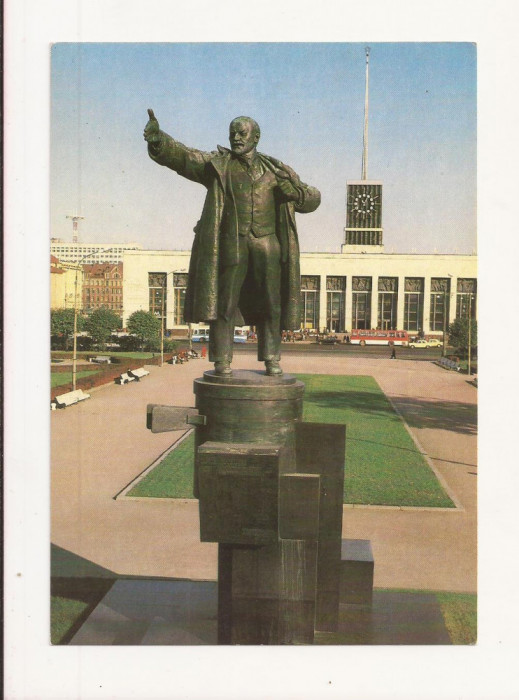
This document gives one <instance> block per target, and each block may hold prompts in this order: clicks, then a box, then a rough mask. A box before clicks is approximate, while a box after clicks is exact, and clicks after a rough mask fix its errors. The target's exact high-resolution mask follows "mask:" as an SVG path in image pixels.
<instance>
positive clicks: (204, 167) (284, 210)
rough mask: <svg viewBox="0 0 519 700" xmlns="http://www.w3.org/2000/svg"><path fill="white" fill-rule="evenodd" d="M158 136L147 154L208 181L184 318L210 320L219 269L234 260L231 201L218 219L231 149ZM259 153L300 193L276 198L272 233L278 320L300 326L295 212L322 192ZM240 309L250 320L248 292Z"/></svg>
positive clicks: (227, 188) (253, 318) (254, 314)
mask: <svg viewBox="0 0 519 700" xmlns="http://www.w3.org/2000/svg"><path fill="white" fill-rule="evenodd" d="M160 137H161V140H160V142H159V143H158V144H151V145H150V146H149V148H148V152H149V155H150V157H151V158H152V159H153V160H155V161H156V162H157V163H159V164H160V165H165V166H167V167H168V168H171V169H172V170H175V171H176V172H177V173H178V174H179V175H182V176H183V177H186V178H188V179H189V180H193V181H194V182H199V183H201V184H203V185H205V187H207V196H206V199H205V203H204V208H203V211H202V216H201V217H200V220H199V221H198V223H197V225H196V226H195V229H194V231H195V240H194V242H193V249H192V252H191V262H190V266H189V277H188V286H187V290H186V299H185V306H184V318H185V321H186V322H187V323H197V322H206V321H212V320H214V319H216V318H217V312H218V270H219V269H220V268H221V267H223V266H227V265H236V264H237V262H238V223H237V216H236V208H235V207H234V214H235V216H234V218H233V217H231V220H230V224H229V225H228V226H226V227H222V225H221V224H222V214H223V208H224V202H225V197H226V192H228V193H230V194H231V197H232V188H231V184H230V178H229V177H228V176H227V170H228V164H229V161H230V159H231V157H232V156H231V152H230V151H229V150H228V149H224V148H222V147H221V146H219V147H218V151H212V152H210V153H208V152H204V151H198V150H196V149H192V148H187V147H186V146H184V145H183V144H181V143H179V142H178V141H175V140H174V139H173V138H172V137H171V136H169V135H168V134H166V133H164V132H162V131H161V132H160ZM258 156H259V157H260V158H261V160H262V162H263V164H264V166H265V167H266V168H268V169H269V170H271V171H272V172H273V173H274V174H275V175H276V177H278V178H280V179H289V180H290V181H291V182H292V184H293V185H294V186H295V187H296V188H297V189H298V191H299V192H300V194H301V197H300V200H299V202H298V203H297V204H295V203H294V202H281V201H277V204H276V235H277V237H278V239H279V242H280V246H281V268H282V273H281V274H282V281H281V325H282V327H283V328H285V329H294V328H299V326H300V323H301V313H300V297H301V292H300V289H301V286H300V272H299V242H298V238H297V229H296V222H295V212H296V211H297V212H301V213H306V212H311V211H314V210H315V209H317V207H318V206H319V204H320V201H321V196H320V193H319V191H318V190H316V189H315V188H314V187H309V186H308V185H305V184H304V183H302V182H301V181H300V179H299V177H298V176H297V175H296V173H295V172H294V171H293V170H292V169H291V168H289V167H288V166H286V165H283V163H281V162H280V161H278V160H276V159H274V158H271V157H269V156H265V155H263V154H258ZM226 218H227V217H226ZM244 297H245V295H244ZM252 301H254V300H252ZM259 301H260V302H261V300H259ZM239 309H240V312H241V315H242V318H237V319H236V325H243V322H244V323H246V324H250V325H253V324H255V323H256V322H257V318H258V314H260V313H261V308H256V309H255V308H254V306H253V305H251V299H250V298H248V299H247V298H243V299H240V304H239Z"/></svg>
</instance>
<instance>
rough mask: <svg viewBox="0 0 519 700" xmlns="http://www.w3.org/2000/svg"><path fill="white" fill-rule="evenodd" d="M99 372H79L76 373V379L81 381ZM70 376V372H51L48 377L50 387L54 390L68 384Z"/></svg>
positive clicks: (91, 370)
mask: <svg viewBox="0 0 519 700" xmlns="http://www.w3.org/2000/svg"><path fill="white" fill-rule="evenodd" d="M99 371H100V370H98V369H86V370H82V371H81V372H77V373H76V379H81V378H82V377H90V376H91V375H92V374H98V373H99ZM71 376H72V371H71V372H70V373H69V372H51V375H50V386H51V389H54V388H55V387H57V386H63V385H64V384H70V381H71V379H70V377H71Z"/></svg>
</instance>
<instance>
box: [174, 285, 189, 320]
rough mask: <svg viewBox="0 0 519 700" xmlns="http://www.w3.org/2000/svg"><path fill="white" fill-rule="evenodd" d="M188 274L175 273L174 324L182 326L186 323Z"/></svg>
mask: <svg viewBox="0 0 519 700" xmlns="http://www.w3.org/2000/svg"><path fill="white" fill-rule="evenodd" d="M187 277H188V276H187V274H186V273H185V272H175V273H174V274H173V298H174V324H175V326H181V325H182V324H183V323H184V305H185V301H186V287H187Z"/></svg>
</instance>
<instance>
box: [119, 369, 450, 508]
mask: <svg viewBox="0 0 519 700" xmlns="http://www.w3.org/2000/svg"><path fill="white" fill-rule="evenodd" d="M298 378H299V379H301V380H302V381H303V382H305V385H306V389H305V399H304V415H303V418H304V420H305V421H310V422H316V423H343V424H346V426H347V429H346V461H345V481H344V502H345V503H353V504H359V505H390V506H415V507H446V508H452V507H454V504H453V503H452V501H451V499H450V498H449V497H448V496H447V494H446V493H445V492H444V490H443V488H442V487H441V485H440V484H439V482H438V480H437V479H436V476H435V475H434V473H433V471H432V470H431V469H430V467H429V465H428V464H427V462H426V461H425V459H424V458H423V456H422V455H421V454H420V452H419V451H418V449H417V448H416V445H415V444H414V442H413V440H412V438H411V436H410V435H409V433H408V432H407V430H406V428H405V426H404V424H403V422H402V420H401V419H400V417H399V416H398V415H397V414H396V413H395V411H394V410H393V408H392V406H391V404H390V403H389V401H388V399H387V398H386V396H385V395H384V393H383V392H382V390H381V389H380V387H379V386H378V384H377V383H376V381H375V380H374V379H373V377H366V376H335V375H323V374H301V375H298ZM193 456H194V436H192V435H191V436H189V437H188V438H187V439H186V440H184V441H183V442H182V443H181V444H180V445H179V446H178V447H177V448H175V449H174V450H172V452H170V453H169V454H168V455H167V456H166V457H165V458H164V460H163V461H162V462H161V463H160V464H159V465H157V467H155V469H154V470H153V471H152V472H151V473H150V474H148V475H147V476H146V477H145V478H144V479H143V480H142V481H141V482H140V483H139V484H138V485H137V486H136V487H135V488H134V489H132V490H131V491H130V492H129V494H128V495H129V496H141V497H142V496H145V497H146V496H147V497H150V498H192V497H193V496H192V488H193Z"/></svg>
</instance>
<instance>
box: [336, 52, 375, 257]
mask: <svg viewBox="0 0 519 700" xmlns="http://www.w3.org/2000/svg"><path fill="white" fill-rule="evenodd" d="M368 114H369V47H366V94H365V101H364V138H363V148H362V179H361V180H351V181H348V182H347V183H346V228H345V229H344V232H345V237H344V244H343V245H342V248H341V250H342V252H343V253H382V252H383V251H384V245H383V243H382V233H383V229H382V183H381V182H378V181H375V180H368Z"/></svg>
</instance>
